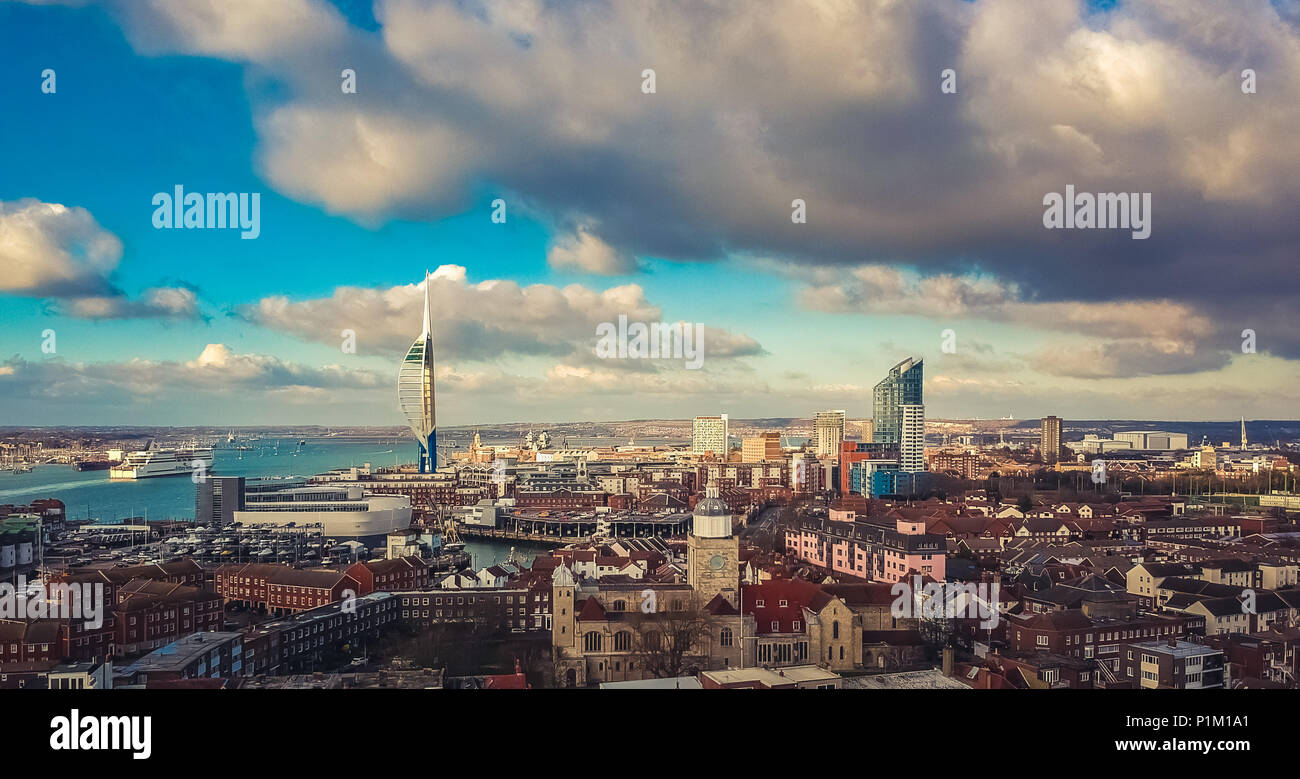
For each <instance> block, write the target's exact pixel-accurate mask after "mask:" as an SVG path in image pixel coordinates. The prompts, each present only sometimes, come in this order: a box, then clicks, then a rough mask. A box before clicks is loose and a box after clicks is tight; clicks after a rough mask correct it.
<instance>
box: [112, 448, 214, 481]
mask: <svg viewBox="0 0 1300 779" xmlns="http://www.w3.org/2000/svg"><path fill="white" fill-rule="evenodd" d="M195 460H198V461H199V462H201V463H203V467H204V468H205V469H207V470H212V448H211V447H207V448H192V449H149V450H147V451H143V452H131V453H130V454H128V455H127V456H126V457H125V458H123V460H122V462H121V463H119V464H117V465H114V466H113V467H112V468H110V469H109V470H108V478H109V479H110V480H114V479H145V478H149V477H151V476H180V475H182V474H189V473H192V472H193V471H194V468H193V462H194V461H195Z"/></svg>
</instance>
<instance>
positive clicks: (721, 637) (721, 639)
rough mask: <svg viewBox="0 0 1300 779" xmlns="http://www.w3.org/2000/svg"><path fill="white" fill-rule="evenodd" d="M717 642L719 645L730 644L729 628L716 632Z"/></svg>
mask: <svg viewBox="0 0 1300 779" xmlns="http://www.w3.org/2000/svg"><path fill="white" fill-rule="evenodd" d="M718 644H719V645H720V646H731V628H723V629H722V632H721V633H719V634H718Z"/></svg>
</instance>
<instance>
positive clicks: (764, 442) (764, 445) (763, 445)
mask: <svg viewBox="0 0 1300 779" xmlns="http://www.w3.org/2000/svg"><path fill="white" fill-rule="evenodd" d="M740 459H741V462H747V463H761V462H763V461H764V460H780V459H781V434H780V433H759V434H758V435H756V436H752V437H746V438H744V439H741V442H740Z"/></svg>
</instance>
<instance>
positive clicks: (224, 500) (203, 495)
mask: <svg viewBox="0 0 1300 779" xmlns="http://www.w3.org/2000/svg"><path fill="white" fill-rule="evenodd" d="M243 507H244V477H243V476H208V477H207V478H206V479H204V480H203V481H201V482H199V485H198V489H196V490H195V491H194V522H195V523H196V524H199V525H207V526H208V527H224V526H226V525H229V524H230V523H232V522H234V521H235V512H236V511H239V510H240V509H242V508H243Z"/></svg>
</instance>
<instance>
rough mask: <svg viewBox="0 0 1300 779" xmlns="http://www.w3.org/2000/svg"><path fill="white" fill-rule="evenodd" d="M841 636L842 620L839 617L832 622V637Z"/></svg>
mask: <svg viewBox="0 0 1300 779" xmlns="http://www.w3.org/2000/svg"><path fill="white" fill-rule="evenodd" d="M839 637H840V621H839V620H838V619H837V620H835V621H834V622H832V623H831V638H839Z"/></svg>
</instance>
